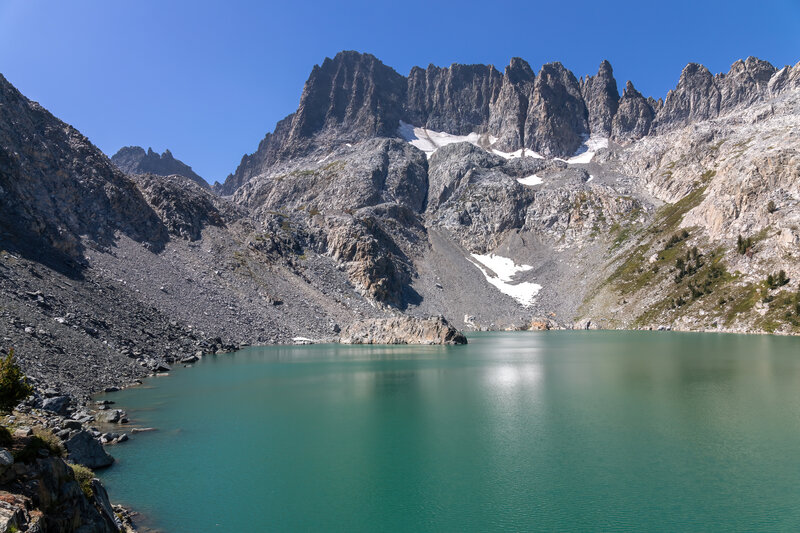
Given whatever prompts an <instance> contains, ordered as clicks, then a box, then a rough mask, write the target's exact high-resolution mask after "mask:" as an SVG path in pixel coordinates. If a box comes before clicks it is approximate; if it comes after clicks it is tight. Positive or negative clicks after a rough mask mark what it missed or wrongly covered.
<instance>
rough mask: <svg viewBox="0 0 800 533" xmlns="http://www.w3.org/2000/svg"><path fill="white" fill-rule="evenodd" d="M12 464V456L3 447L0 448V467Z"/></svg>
mask: <svg viewBox="0 0 800 533" xmlns="http://www.w3.org/2000/svg"><path fill="white" fill-rule="evenodd" d="M13 464H14V456H13V455H11V452H9V451H8V450H6V449H5V448H0V468H2V467H6V466H11V465H13Z"/></svg>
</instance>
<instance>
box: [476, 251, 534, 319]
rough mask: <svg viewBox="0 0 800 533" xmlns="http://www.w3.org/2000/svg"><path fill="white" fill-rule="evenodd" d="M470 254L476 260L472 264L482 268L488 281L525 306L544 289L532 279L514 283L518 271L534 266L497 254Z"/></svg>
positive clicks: (529, 304) (528, 305)
mask: <svg viewBox="0 0 800 533" xmlns="http://www.w3.org/2000/svg"><path fill="white" fill-rule="evenodd" d="M470 255H471V256H472V259H473V260H474V261H472V264H474V265H475V266H476V267H478V268H479V269H480V271H481V273H482V274H483V277H485V278H486V281H488V282H489V283H490V284H491V285H493V286H494V287H496V288H497V290H499V291H500V292H502V293H503V294H507V295H509V296H511V297H512V298H514V299H515V300H516V301H518V302H519V303H520V304H522V305H523V306H524V307H530V306H531V305H533V303H534V301H536V295H537V294H539V291H540V290H541V289H542V286H541V285H539V284H538V283H533V282H532V281H522V282H519V283H513V281H512V280H513V278H514V276H516V275H517V274H518V273H520V272H525V271H528V270H531V269H533V267H532V266H530V265H517V264H516V263H514V261H513V260H512V259H509V258H508V257H503V256H500V255H495V254H485V255H481V254H470ZM487 269H488V270H487ZM492 273H493V274H494V275H492Z"/></svg>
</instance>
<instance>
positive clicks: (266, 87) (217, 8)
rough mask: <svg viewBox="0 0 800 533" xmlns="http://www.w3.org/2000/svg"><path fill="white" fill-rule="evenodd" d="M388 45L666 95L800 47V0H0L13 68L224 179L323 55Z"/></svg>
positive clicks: (393, 50) (102, 131)
mask: <svg viewBox="0 0 800 533" xmlns="http://www.w3.org/2000/svg"><path fill="white" fill-rule="evenodd" d="M343 49H348V50H359V51H362V52H370V53H372V54H374V55H376V56H377V57H378V58H379V59H381V60H382V61H383V62H384V63H386V64H387V65H389V66H391V67H394V68H395V69H396V70H397V71H398V72H400V73H401V74H404V75H405V74H408V71H409V70H410V68H411V67H412V66H413V65H421V66H427V65H428V64H429V63H434V64H437V65H449V64H451V63H453V62H458V63H491V64H494V65H495V66H496V67H498V69H500V70H502V69H503V67H504V66H505V65H506V64H507V63H508V61H509V59H510V58H511V57H513V56H520V57H523V58H524V59H526V60H527V61H528V62H530V63H531V66H532V67H533V68H534V70H537V71H538V69H539V67H540V66H541V65H542V64H543V63H546V62H549V61H561V62H562V63H564V65H565V66H566V67H567V68H569V69H571V70H573V72H575V74H576V75H577V76H580V75H583V74H586V73H594V72H596V71H597V66H598V64H599V63H600V61H601V60H602V59H604V58H607V59H608V60H609V61H611V64H612V66H613V67H614V72H615V75H616V78H617V82H618V83H619V85H620V87H624V84H625V81H626V80H627V79H632V80H633V81H634V83H635V84H636V86H637V88H638V89H639V90H641V91H642V92H643V93H644V94H645V95H650V96H655V97H661V96H664V95H666V92H667V91H668V90H669V89H670V88H672V87H674V85H675V83H676V82H677V80H678V76H679V74H680V71H681V69H682V68H683V67H684V66H685V65H686V63H688V62H690V61H694V62H700V63H703V64H705V65H706V66H708V67H709V69H710V70H711V71H712V72H714V73H716V72H720V71H727V70H728V68H729V66H730V64H731V63H733V61H735V60H736V59H738V58H744V57H747V56H748V55H755V56H758V57H761V58H762V59H766V60H768V61H770V62H772V63H773V64H774V65H776V66H783V65H785V64H794V63H796V62H797V61H799V60H800V0H778V1H762V2H754V1H752V0H750V1H738V0H729V1H705V0H691V1H685V0H673V1H669V2H661V1H659V2H647V1H642V0H639V1H636V2H629V1H619V2H602V1H598V0H594V1H591V2H580V1H572V2H554V1H552V0H550V1H547V2H535V1H530V0H529V1H522V2H511V1H496V2H487V1H485V0H484V1H481V2H474V1H471V0H462V1H459V2H435V1H433V0H428V1H419V0H406V1H402V2H382V1H380V0H368V1H347V0H341V1H337V2H324V3H323V2H320V1H318V2H308V1H304V0H285V1H280V2H275V1H270V0H267V1H263V2H258V1H234V0H227V1H219V2H204V1H202V0H194V1H182V0H181V1H178V0H167V1H159V2H155V1H150V0H137V1H119V0H74V1H64V0H52V1H43V0H0V73H2V74H3V75H4V76H5V77H6V78H7V79H8V80H9V81H11V83H13V84H14V85H16V86H17V88H19V89H20V90H21V91H22V92H23V93H24V94H25V95H26V96H28V97H29V98H31V99H32V100H36V101H38V102H40V103H41V104H42V105H44V106H45V107H46V108H48V109H49V110H50V111H51V112H53V113H54V114H55V115H56V116H58V117H59V118H61V119H62V120H64V121H66V122H68V123H70V124H72V125H74V126H75V127H77V128H78V129H79V130H81V131H82V132H83V133H84V134H85V135H86V136H88V137H89V139H91V140H92V141H93V142H94V143H95V144H96V145H97V146H99V147H100V148H101V149H102V150H103V151H105V152H106V153H107V154H109V155H111V154H113V153H114V152H116V150H117V149H118V148H120V147H121V146H125V145H131V144H138V145H141V146H144V147H145V148H147V147H148V146H152V147H153V149H155V150H157V151H159V152H161V151H163V150H164V149H165V148H170V149H171V150H172V152H173V154H174V155H175V157H177V158H179V159H181V160H183V161H184V162H186V163H187V164H189V165H191V166H192V167H193V168H194V170H195V171H196V172H197V173H199V174H200V175H201V176H203V177H204V178H206V179H207V180H208V181H210V182H212V183H213V181H215V180H220V181H221V180H222V179H224V178H225V176H226V175H227V174H228V173H230V172H232V171H233V170H234V169H235V168H236V165H237V164H238V163H239V160H240V159H241V157H242V155H243V154H244V153H246V152H248V153H249V152H252V151H253V150H255V148H256V147H257V146H258V142H259V141H260V140H261V139H262V137H263V136H264V134H265V133H266V132H267V131H271V130H272V129H273V128H274V126H275V123H276V122H277V121H278V120H279V119H281V118H283V117H284V116H286V115H287V114H289V113H291V112H292V111H294V110H295V109H296V107H297V103H298V101H299V98H300V93H301V90H302V88H303V82H304V81H305V80H306V78H307V77H308V73H309V72H310V71H311V68H312V66H313V65H314V64H316V63H321V62H322V60H323V59H324V58H325V57H326V56H333V55H335V54H336V52H337V51H339V50H343Z"/></svg>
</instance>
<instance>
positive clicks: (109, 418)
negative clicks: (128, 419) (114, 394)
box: [94, 409, 126, 424]
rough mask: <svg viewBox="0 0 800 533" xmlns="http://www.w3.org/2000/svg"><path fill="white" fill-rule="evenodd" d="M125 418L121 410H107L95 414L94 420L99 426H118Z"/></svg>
mask: <svg viewBox="0 0 800 533" xmlns="http://www.w3.org/2000/svg"><path fill="white" fill-rule="evenodd" d="M125 416H126V415H125V411H123V410H122V409H109V410H108V411H100V412H99V413H97V414H95V415H94V420H95V422H97V423H99V424H118V423H120V422H121V421H122V420H123V419H124V418H125Z"/></svg>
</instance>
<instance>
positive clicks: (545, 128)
mask: <svg viewBox="0 0 800 533" xmlns="http://www.w3.org/2000/svg"><path fill="white" fill-rule="evenodd" d="M588 135H589V123H588V121H587V111H586V104H585V103H584V101H583V97H582V95H581V88H580V85H579V84H578V80H577V79H576V78H575V75H574V74H572V72H570V71H568V70H567V69H566V68H564V66H563V65H562V64H561V63H558V62H556V63H548V64H546V65H544V66H542V69H541V70H540V71H539V74H538V75H537V76H536V81H535V82H534V84H533V90H532V92H531V95H530V97H529V99H528V115H527V118H526V119H525V147H526V148H531V149H532V150H534V151H536V152H539V153H540V154H542V155H546V156H559V157H564V156H570V155H572V154H573V153H575V151H576V150H577V149H578V147H579V146H580V144H581V142H583V139H584V138H585V137H587V136H588Z"/></svg>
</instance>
